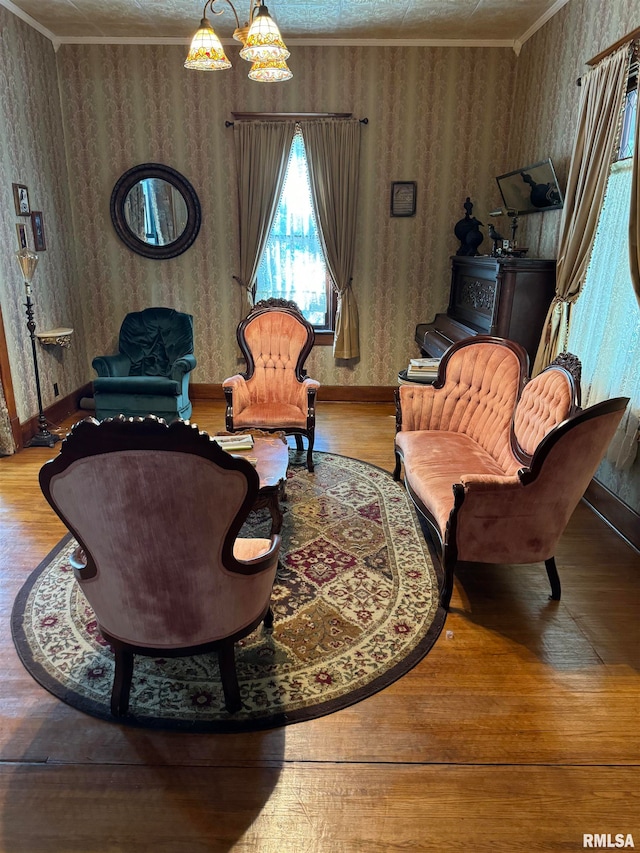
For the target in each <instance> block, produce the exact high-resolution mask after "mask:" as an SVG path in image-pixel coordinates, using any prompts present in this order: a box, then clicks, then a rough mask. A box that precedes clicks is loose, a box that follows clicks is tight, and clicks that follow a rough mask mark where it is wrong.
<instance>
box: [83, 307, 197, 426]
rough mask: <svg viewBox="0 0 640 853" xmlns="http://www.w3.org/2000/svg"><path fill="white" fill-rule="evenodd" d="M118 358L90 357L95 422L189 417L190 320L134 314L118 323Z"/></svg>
mask: <svg viewBox="0 0 640 853" xmlns="http://www.w3.org/2000/svg"><path fill="white" fill-rule="evenodd" d="M118 349H119V352H118V354H117V355H102V356H97V357H96V358H94V359H93V362H92V364H93V368H94V370H95V371H96V373H97V374H98V378H97V379H95V380H94V382H93V393H94V399H95V404H96V417H97V418H98V420H103V419H104V418H113V417H115V416H116V415H119V414H123V415H127V416H129V417H144V416H145V415H149V414H153V415H157V416H158V417H159V418H164V420H166V421H167V423H169V422H171V421H173V420H175V419H176V418H184V419H187V418H189V417H191V402H190V400H189V377H190V375H191V371H192V370H193V368H194V367H195V366H196V359H195V356H194V354H193V317H192V316H191V315H190V314H183V313H182V312H181V311H175V310H174V309H173V308H146V309H145V310H144V311H134V312H132V313H131V314H127V316H126V317H125V318H124V320H123V321H122V326H121V328H120V336H119V345H118Z"/></svg>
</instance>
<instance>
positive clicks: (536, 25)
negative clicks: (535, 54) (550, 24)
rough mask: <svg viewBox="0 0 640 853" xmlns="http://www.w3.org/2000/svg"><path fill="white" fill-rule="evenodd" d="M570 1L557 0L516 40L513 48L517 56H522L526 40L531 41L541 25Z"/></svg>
mask: <svg viewBox="0 0 640 853" xmlns="http://www.w3.org/2000/svg"><path fill="white" fill-rule="evenodd" d="M568 2H569V0H556V2H555V3H554V4H553V6H551V8H550V9H547V11H546V12H545V13H544V15H541V16H540V17H539V18H538V20H537V21H536V22H535V23H533V24H532V25H531V26H530V27H529V29H528V30H527V31H526V32H525V33H523V34H522V35H521V36H520V38H517V39H516V40H515V41H514V43H513V50H514V52H515V54H516V56H520V51H521V50H522V45H523V44H524V43H525V42H526V41H529V39H530V38H531V36H532V35H534V34H535V33H537V32H538V30H539V29H540V28H541V27H544V25H545V24H546V23H547V21H550V20H551V18H553V16H554V15H556V14H557V13H558V12H559V11H560V9H562V7H563V6H566V5H567V3H568Z"/></svg>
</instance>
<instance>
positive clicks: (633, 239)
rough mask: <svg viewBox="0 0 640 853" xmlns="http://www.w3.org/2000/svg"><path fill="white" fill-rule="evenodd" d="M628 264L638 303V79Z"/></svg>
mask: <svg viewBox="0 0 640 853" xmlns="http://www.w3.org/2000/svg"><path fill="white" fill-rule="evenodd" d="M629 265H630V267H631V281H632V282H633V289H634V290H635V292H636V299H637V300H638V304H640V81H639V82H638V104H637V107H636V132H635V139H634V148H633V175H632V178H631V210H630V211H629Z"/></svg>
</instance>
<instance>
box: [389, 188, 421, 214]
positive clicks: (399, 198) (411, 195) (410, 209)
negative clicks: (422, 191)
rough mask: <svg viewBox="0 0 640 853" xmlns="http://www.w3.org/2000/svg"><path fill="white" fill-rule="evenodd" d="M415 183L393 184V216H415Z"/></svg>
mask: <svg viewBox="0 0 640 853" xmlns="http://www.w3.org/2000/svg"><path fill="white" fill-rule="evenodd" d="M416 191H417V184H416V182H415V181H393V183H392V184H391V216H415V213H416Z"/></svg>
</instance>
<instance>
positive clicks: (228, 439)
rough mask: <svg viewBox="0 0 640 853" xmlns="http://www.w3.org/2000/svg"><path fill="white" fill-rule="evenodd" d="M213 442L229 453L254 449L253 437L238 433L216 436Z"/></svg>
mask: <svg viewBox="0 0 640 853" xmlns="http://www.w3.org/2000/svg"><path fill="white" fill-rule="evenodd" d="M213 440H214V441H215V442H216V444H217V445H219V446H220V447H221V448H222V449H223V450H226V451H227V452H228V453H231V452H232V451H237V450H251V448H252V447H253V436H252V435H248V434H244V433H238V434H237V435H214V437H213Z"/></svg>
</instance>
